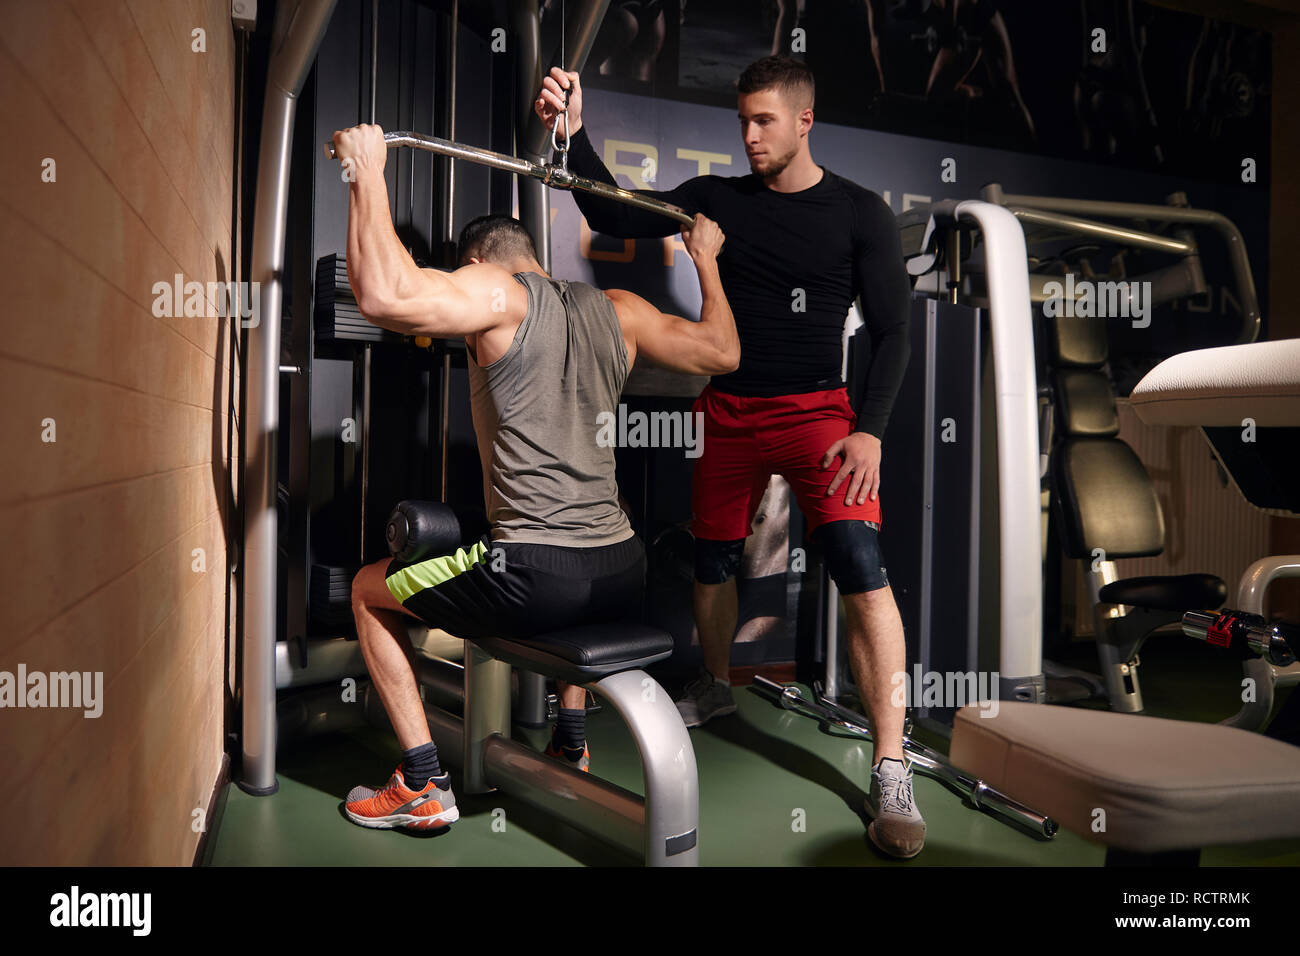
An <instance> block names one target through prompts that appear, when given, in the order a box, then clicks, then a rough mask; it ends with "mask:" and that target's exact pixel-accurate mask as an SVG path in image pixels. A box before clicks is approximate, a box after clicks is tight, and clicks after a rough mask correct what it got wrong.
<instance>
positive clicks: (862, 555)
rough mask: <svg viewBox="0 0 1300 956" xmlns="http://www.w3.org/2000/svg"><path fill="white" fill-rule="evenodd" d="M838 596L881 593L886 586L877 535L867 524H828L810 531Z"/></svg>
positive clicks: (830, 522)
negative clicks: (838, 592) (823, 557)
mask: <svg viewBox="0 0 1300 956" xmlns="http://www.w3.org/2000/svg"><path fill="white" fill-rule="evenodd" d="M812 537H813V540H814V541H816V542H817V544H818V546H819V547H820V548H821V549H822V554H823V555H824V556H825V560H826V567H827V569H828V570H829V571H830V574H831V579H832V580H834V582H835V586H836V587H837V588H839V591H840V594H862V593H866V592H877V591H879V592H882V594H883V593H887V592H884V590H883V589H884V588H886V587H888V586H889V577H888V576H887V575H886V573H885V567H884V562H883V561H882V560H881V557H880V541H879V537H878V533H877V531H876V529H875V528H874V527H872V526H871V525H870V524H869V523H868V522H866V521H829V522H827V523H826V524H824V525H822V526H821V527H819V528H818V529H817V530H816V531H814V532H813V535H812Z"/></svg>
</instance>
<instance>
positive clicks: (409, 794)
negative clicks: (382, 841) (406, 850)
mask: <svg viewBox="0 0 1300 956" xmlns="http://www.w3.org/2000/svg"><path fill="white" fill-rule="evenodd" d="M343 809H344V811H345V812H346V813H347V815H348V819H349V820H351V821H352V822H353V823H356V824H359V825H360V826H363V827H370V828H372V829H375V830H393V829H397V828H401V827H405V828H408V829H411V830H434V829H437V828H438V827H445V826H448V825H450V824H452V823H455V822H456V821H457V820H459V819H460V811H459V810H457V809H456V795H455V794H453V793H452V792H451V774H448V773H444V774H443V775H442V776H440V777H430V778H429V782H428V783H426V784H425V785H424V789H422V790H418V791H417V790H412V789H410V788H409V787H408V786H407V785H406V781H405V780H404V779H402V768H401V767H398V768H397V769H396V770H394V771H393V775H392V776H391V777H390V778H389V779H388V783H386V784H385V785H384V786H383V787H382V788H381V789H379V790H373V789H371V788H370V787H353V788H352V791H351V792H350V793H349V794H348V798H347V800H346V802H345V803H344V807H343Z"/></svg>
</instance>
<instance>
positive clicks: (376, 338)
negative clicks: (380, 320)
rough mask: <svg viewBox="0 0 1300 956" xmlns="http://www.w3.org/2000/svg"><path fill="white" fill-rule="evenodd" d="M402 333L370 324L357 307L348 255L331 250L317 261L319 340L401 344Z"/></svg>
mask: <svg viewBox="0 0 1300 956" xmlns="http://www.w3.org/2000/svg"><path fill="white" fill-rule="evenodd" d="M402 339H403V336H401V335H398V334H397V333H396V332H390V331H388V330H387V329H381V328H380V327H379V326H377V325H371V324H370V323H369V322H367V321H366V320H365V317H364V316H363V315H362V314H361V310H360V309H358V308H357V297H356V296H355V295H353V294H352V286H351V285H350V284H349V283H348V262H347V257H346V256H341V255H338V254H337V253H333V252H332V253H330V254H329V255H327V256H321V258H320V259H319V260H317V262H316V341H317V342H388V343H392V344H400V343H401V342H402Z"/></svg>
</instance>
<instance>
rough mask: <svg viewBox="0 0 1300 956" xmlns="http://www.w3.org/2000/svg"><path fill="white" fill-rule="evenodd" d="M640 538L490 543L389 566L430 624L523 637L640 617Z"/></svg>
mask: <svg viewBox="0 0 1300 956" xmlns="http://www.w3.org/2000/svg"><path fill="white" fill-rule="evenodd" d="M645 575H646V560H645V548H644V547H643V546H642V544H641V539H640V538H638V537H636V536H635V535H633V536H632V537H630V538H628V539H627V540H626V541H620V542H619V543H618V544H610V545H603V546H601V547H596V548H562V547H556V546H554V545H548V544H518V543H514V542H506V541H498V542H492V541H490V540H489V539H488V538H487V537H483V538H480V539H479V540H478V541H476V542H474V543H473V544H470V545H468V546H466V547H461V548H457V549H456V551H455V552H453V553H451V554H444V555H439V556H437V557H432V558H426V559H425V560H423V561H417V562H414V563H406V562H403V561H398V560H394V561H392V562H391V563H390V564H389V565H388V569H387V571H386V572H385V583H386V584H387V585H388V590H389V591H390V592H391V593H392V595H393V597H395V598H396V599H397V600H398V601H400V602H401V604H402V607H404V608H406V609H407V610H408V611H410V612H411V613H412V614H414V615H415V616H416V617H418V618H419V619H420V620H421V621H423V622H424V623H425V624H427V625H428V626H429V627H436V628H441V629H442V630H444V631H446V632H447V633H449V634H451V635H453V636H455V637H459V638H465V639H468V640H473V639H474V638H477V637H504V638H516V639H523V638H529V637H534V636H537V635H540V634H544V633H546V632H547V631H558V630H562V629H564V628H570V627H578V626H579V625H583V624H604V623H611V622H614V621H625V620H636V619H639V618H640V615H641V602H642V597H643V595H644V593H645Z"/></svg>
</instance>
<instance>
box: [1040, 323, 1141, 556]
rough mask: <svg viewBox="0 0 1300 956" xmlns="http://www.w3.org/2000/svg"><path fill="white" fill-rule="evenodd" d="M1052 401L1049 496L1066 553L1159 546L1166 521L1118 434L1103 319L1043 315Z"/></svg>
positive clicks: (1129, 552) (1129, 551)
mask: <svg viewBox="0 0 1300 956" xmlns="http://www.w3.org/2000/svg"><path fill="white" fill-rule="evenodd" d="M1047 325H1048V329H1049V348H1048V362H1049V365H1050V366H1051V369H1050V374H1049V377H1050V380H1051V383H1052V393H1053V399H1054V403H1055V405H1056V434H1057V440H1056V442H1055V443H1054V445H1053V448H1052V466H1051V467H1052V486H1053V492H1052V502H1053V505H1052V507H1053V511H1054V513H1055V517H1056V521H1057V526H1058V528H1059V529H1060V538H1061V544H1062V547H1063V549H1064V551H1065V554H1066V555H1067V556H1068V557H1071V558H1091V557H1092V556H1093V555H1094V553H1095V551H1096V549H1098V548H1100V549H1101V550H1102V551H1103V552H1105V557H1104V559H1103V560H1111V559H1114V558H1137V557H1146V556H1149V555H1153V554H1159V553H1160V552H1161V551H1162V550H1164V540H1165V522H1164V516H1163V514H1162V513H1161V511H1160V501H1159V499H1157V498H1156V493H1155V489H1154V488H1152V487H1151V479H1150V478H1149V477H1148V475H1147V472H1146V468H1144V467H1143V466H1142V462H1141V461H1140V460H1138V457H1137V455H1135V454H1134V453H1133V449H1131V448H1129V446H1128V445H1126V444H1125V443H1124V442H1123V441H1122V440H1121V439H1120V438H1118V437H1117V436H1118V435H1119V415H1118V413H1117V412H1116V409H1115V391H1114V389H1113V388H1112V386H1111V383H1110V376H1109V375H1108V374H1107V372H1106V370H1105V367H1104V366H1105V363H1106V358H1107V354H1108V353H1107V343H1106V321H1105V319H1091V318H1090V319H1084V318H1078V317H1069V316H1058V317H1056V318H1052V319H1048V320H1047Z"/></svg>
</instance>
